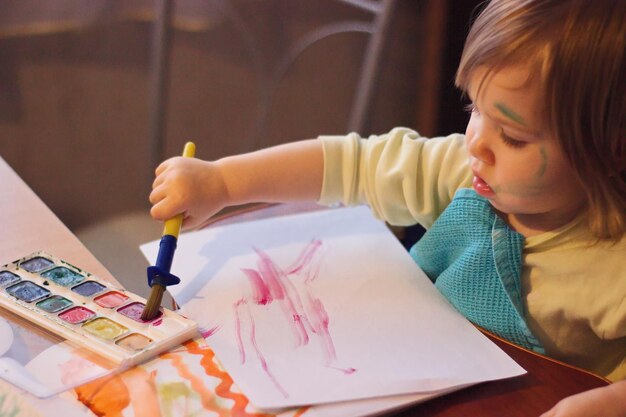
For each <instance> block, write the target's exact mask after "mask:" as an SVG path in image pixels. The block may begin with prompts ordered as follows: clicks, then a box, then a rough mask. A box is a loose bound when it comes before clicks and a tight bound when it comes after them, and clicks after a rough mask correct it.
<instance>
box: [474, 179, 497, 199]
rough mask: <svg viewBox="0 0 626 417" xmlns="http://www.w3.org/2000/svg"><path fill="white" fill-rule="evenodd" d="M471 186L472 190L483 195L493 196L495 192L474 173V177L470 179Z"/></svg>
mask: <svg viewBox="0 0 626 417" xmlns="http://www.w3.org/2000/svg"><path fill="white" fill-rule="evenodd" d="M472 186H473V187H474V190H476V192H477V193H478V194H480V195H482V196H483V197H486V198H489V197H493V196H494V195H495V194H496V193H495V192H494V191H493V190H492V189H491V187H490V186H489V184H487V183H486V182H485V181H484V180H483V179H482V178H480V177H479V176H478V175H474V179H473V181H472Z"/></svg>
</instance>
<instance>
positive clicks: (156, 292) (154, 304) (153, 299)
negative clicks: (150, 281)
mask: <svg viewBox="0 0 626 417" xmlns="http://www.w3.org/2000/svg"><path fill="white" fill-rule="evenodd" d="M164 291H165V287H163V286H162V285H158V284H155V285H153V286H152V289H151V290H150V297H148V301H146V306H145V307H144V309H143V313H141V320H144V321H145V320H152V319H153V318H155V317H156V316H157V314H159V308H160V307H161V301H162V300H163V292H164Z"/></svg>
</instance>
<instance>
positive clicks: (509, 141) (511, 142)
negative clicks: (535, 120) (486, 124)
mask: <svg viewBox="0 0 626 417" xmlns="http://www.w3.org/2000/svg"><path fill="white" fill-rule="evenodd" d="M500 137H501V138H502V142H504V144H505V145H507V146H510V147H512V148H523V147H524V146H526V142H524V141H522V140H517V139H513V138H512V137H510V136H508V135H507V134H506V133H504V130H502V131H500Z"/></svg>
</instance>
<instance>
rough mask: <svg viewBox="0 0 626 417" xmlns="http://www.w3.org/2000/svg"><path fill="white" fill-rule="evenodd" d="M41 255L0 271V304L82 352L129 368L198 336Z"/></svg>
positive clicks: (186, 324) (188, 326) (192, 326)
mask: <svg viewBox="0 0 626 417" xmlns="http://www.w3.org/2000/svg"><path fill="white" fill-rule="evenodd" d="M145 303H146V300H145V299H144V298H142V297H140V296H138V295H136V294H134V293H132V292H130V291H126V290H124V289H122V288H118V287H115V286H114V285H112V284H110V283H108V282H106V281H104V280H101V279H99V278H98V277H96V276H94V275H92V274H90V273H89V272H86V271H83V270H81V269H80V268H77V267H75V266H73V265H71V264H70V263H68V262H66V261H64V260H62V259H59V258H57V257H55V256H53V255H50V254H48V253H45V252H43V251H39V252H35V253H33V254H30V255H28V256H25V257H24V258H21V259H18V260H17V261H14V262H12V263H10V264H7V265H5V266H3V267H0V306H1V307H3V308H5V309H7V310H9V311H11V312H12V313H15V314H17V315H19V316H21V317H23V318H25V319H27V320H28V321H29V322H31V323H34V324H36V325H38V326H40V327H42V328H43V329H46V330H47V331H51V332H52V333H55V334H57V335H59V336H62V337H63V338H65V339H67V340H68V341H70V342H72V343H74V344H76V345H77V346H79V347H81V348H86V349H88V350H90V351H92V352H95V353H97V354H99V355H101V356H103V357H104V358H106V359H109V360H111V361H113V362H114V363H117V364H120V365H122V366H132V365H136V364H138V363H141V362H144V361H145V360H147V359H149V358H151V357H154V356H156V355H158V354H159V353H162V352H165V351H167V350H169V349H171V348H173V347H175V346H178V345H180V344H181V343H183V342H185V341H186V340H189V339H191V338H193V337H195V336H196V335H197V334H198V326H197V324H196V323H195V322H194V321H192V320H189V319H187V318H185V317H183V316H181V315H179V314H177V313H175V312H173V311H170V310H168V309H165V308H161V310H160V311H159V314H158V316H157V317H156V318H155V319H153V320H149V321H143V320H141V313H142V312H143V308H144V306H145Z"/></svg>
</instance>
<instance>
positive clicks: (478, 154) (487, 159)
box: [467, 129, 495, 165]
mask: <svg viewBox="0 0 626 417" xmlns="http://www.w3.org/2000/svg"><path fill="white" fill-rule="evenodd" d="M467 150H468V151H469V153H470V155H471V156H473V157H474V158H476V159H478V160H479V161H481V162H483V163H485V164H487V165H493V164H494V162H495V154H494V153H493V150H492V149H491V145H490V142H489V138H488V137H486V135H485V134H484V132H483V131H482V129H480V130H476V131H474V133H473V134H472V135H471V137H470V138H468V143H467Z"/></svg>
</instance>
